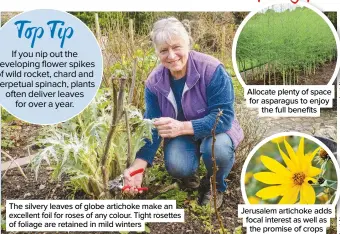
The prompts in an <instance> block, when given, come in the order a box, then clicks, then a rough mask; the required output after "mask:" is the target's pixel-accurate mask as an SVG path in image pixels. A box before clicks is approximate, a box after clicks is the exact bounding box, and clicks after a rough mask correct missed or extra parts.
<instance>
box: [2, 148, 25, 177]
mask: <svg viewBox="0 0 340 234" xmlns="http://www.w3.org/2000/svg"><path fill="white" fill-rule="evenodd" d="M1 153H2V154H4V155H5V156H6V157H7V158H9V159H10V160H11V164H12V163H15V165H17V167H18V169H19V171H20V173H21V174H22V176H23V177H25V179H26V180H27V179H28V178H27V176H26V174H25V173H24V171H23V170H22V168H21V167H20V165H19V164H18V163H17V162H16V161H15V160H16V159H14V158H12V156H11V155H9V154H8V153H6V152H5V151H3V150H1ZM8 169H9V167H8V168H7V170H6V171H5V173H4V174H3V176H2V178H4V176H5V175H6V173H7V171H8ZM2 178H1V179H2Z"/></svg>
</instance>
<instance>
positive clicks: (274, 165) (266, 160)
mask: <svg viewBox="0 0 340 234" xmlns="http://www.w3.org/2000/svg"><path fill="white" fill-rule="evenodd" d="M261 161H262V163H263V165H265V167H267V168H268V169H269V170H271V171H272V172H275V173H277V174H279V175H283V176H287V177H289V176H291V172H290V171H289V170H288V169H287V168H285V167H284V166H283V165H282V164H281V163H279V162H278V161H276V160H275V159H272V158H270V157H268V156H264V155H262V156H261Z"/></svg>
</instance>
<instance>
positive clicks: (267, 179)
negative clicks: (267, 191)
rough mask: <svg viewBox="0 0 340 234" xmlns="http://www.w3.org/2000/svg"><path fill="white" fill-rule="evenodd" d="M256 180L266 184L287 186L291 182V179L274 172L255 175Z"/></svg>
mask: <svg viewBox="0 0 340 234" xmlns="http://www.w3.org/2000/svg"><path fill="white" fill-rule="evenodd" d="M254 178H255V179H256V180H258V181H260V182H262V183H265V184H287V183H290V182H291V179H289V178H287V177H285V176H282V175H278V174H276V173H273V172H258V173H255V174H254Z"/></svg>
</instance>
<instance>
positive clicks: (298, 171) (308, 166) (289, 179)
mask: <svg viewBox="0 0 340 234" xmlns="http://www.w3.org/2000/svg"><path fill="white" fill-rule="evenodd" d="M284 145H285V147H286V150H287V153H288V155H289V156H287V155H286V154H285V153H284V152H283V151H282V150H281V148H280V146H279V145H278V148H279V152H280V155H281V157H282V159H283V161H284V162H285V164H286V166H287V167H285V166H283V165H282V164H281V163H279V162H278V161H276V160H274V159H272V158H270V157H268V156H264V155H261V157H260V158H261V161H262V163H263V164H264V166H265V167H267V168H268V169H269V170H270V171H271V172H259V173H256V174H254V178H255V179H256V180H258V181H260V182H263V183H265V184H270V185H273V186H269V187H266V188H263V189H261V190H259V191H258V192H257V193H256V196H258V197H260V198H262V199H263V200H266V199H270V198H275V197H278V196H282V198H281V200H280V202H279V204H295V203H296V202H297V199H298V195H299V194H300V201H299V203H300V204H314V203H315V191H314V189H313V187H312V186H311V183H315V182H316V179H315V178H313V177H315V176H317V175H319V174H320V173H321V169H320V168H317V167H313V166H312V160H313V158H314V156H315V155H316V154H317V153H318V152H319V150H320V147H318V148H317V149H315V150H314V151H313V152H312V153H311V154H308V155H305V154H304V138H303V137H302V138H301V140H300V143H299V147H298V150H297V151H296V152H295V151H294V150H293V148H292V147H291V146H290V145H289V143H288V142H287V141H286V140H284Z"/></svg>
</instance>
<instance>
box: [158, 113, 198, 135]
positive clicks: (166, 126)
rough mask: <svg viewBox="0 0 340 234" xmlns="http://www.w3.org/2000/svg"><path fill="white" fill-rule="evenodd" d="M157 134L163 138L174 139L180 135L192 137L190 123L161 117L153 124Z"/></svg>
mask: <svg viewBox="0 0 340 234" xmlns="http://www.w3.org/2000/svg"><path fill="white" fill-rule="evenodd" d="M154 125H155V127H156V128H157V130H158V134H159V135H160V136H161V137H163V138H174V137H177V136H180V135H193V133H194V131H193V128H192V124H191V122H190V121H188V122H181V121H178V120H175V119H173V118H169V117H161V118H159V119H157V120H156V121H155V122H154Z"/></svg>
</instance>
